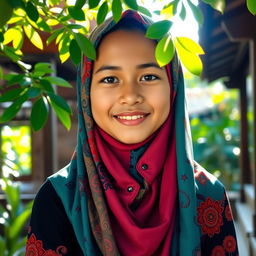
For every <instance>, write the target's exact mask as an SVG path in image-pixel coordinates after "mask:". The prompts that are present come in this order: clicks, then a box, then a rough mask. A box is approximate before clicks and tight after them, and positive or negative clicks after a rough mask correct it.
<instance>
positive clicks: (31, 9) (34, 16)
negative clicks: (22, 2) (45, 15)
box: [26, 2, 39, 22]
mask: <svg viewBox="0 0 256 256" xmlns="http://www.w3.org/2000/svg"><path fill="white" fill-rule="evenodd" d="M26 13H27V15H28V17H29V18H30V19H31V20H33V21H34V22H37V20H38V18H39V13H38V11H37V8H36V7H35V6H34V5H33V3H32V2H28V3H27V5H26Z"/></svg>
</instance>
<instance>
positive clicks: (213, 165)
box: [191, 85, 240, 190]
mask: <svg viewBox="0 0 256 256" xmlns="http://www.w3.org/2000/svg"><path fill="white" fill-rule="evenodd" d="M213 86H214V85H213ZM208 88H209V89H208V90H211V89H212V91H211V93H210V95H211V102H212V103H213V105H212V107H211V109H210V110H209V111H208V113H204V114H202V115H194V116H192V117H191V132H192V138H193V146H194V157H195V160H196V161H198V162H199V163H200V164H202V165H203V167H205V168H206V169H207V170H208V171H210V172H211V173H212V174H214V175H215V176H217V177H218V178H219V179H220V180H221V181H222V182H223V183H224V185H225V187H226V188H227V189H229V190H238V189H239V157H238V155H239V153H240V149H239V114H238V110H237V105H236V104H237V98H238V95H237V91H235V90H233V91H232V90H231V91H230V90H228V91H227V90H226V91H225V90H223V91H221V92H216V90H214V88H213V87H209V86H208Z"/></svg>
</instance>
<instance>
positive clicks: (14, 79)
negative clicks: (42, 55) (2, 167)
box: [0, 0, 256, 130]
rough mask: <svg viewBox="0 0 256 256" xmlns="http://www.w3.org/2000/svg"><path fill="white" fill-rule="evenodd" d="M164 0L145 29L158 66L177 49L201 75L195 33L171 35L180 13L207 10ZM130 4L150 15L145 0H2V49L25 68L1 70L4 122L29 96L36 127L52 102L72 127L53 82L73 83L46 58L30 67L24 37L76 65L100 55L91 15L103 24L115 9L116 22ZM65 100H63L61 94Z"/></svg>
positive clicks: (221, 4)
mask: <svg viewBox="0 0 256 256" xmlns="http://www.w3.org/2000/svg"><path fill="white" fill-rule="evenodd" d="M201 1H202V2H204V3H206V4H209V5H210V6H212V7H213V8H215V9H216V10H218V11H220V12H223V11H224V8H225V0H201ZM166 2H167V4H166V5H164V6H163V7H162V9H161V10H158V11H155V14H158V15H159V18H160V19H159V20H160V21H159V22H156V23H155V24H153V25H152V26H150V27H149V28H148V30H147V34H146V36H147V37H148V38H152V39H156V40H158V45H157V47H156V53H155V56H156V59H157V61H158V63H159V65H160V66H163V65H166V64H167V63H168V62H170V61H171V59H172V58H173V55H174V53H175V51H176V52H177V53H178V55H179V56H180V59H181V62H182V63H183V65H184V66H185V67H186V68H187V69H188V70H189V71H190V72H191V73H193V74H196V75H200V74H201V72H202V68H203V66H202V62H201V59H200V54H203V50H202V49H201V48H200V46H199V45H197V44H196V43H195V42H193V41H192V40H191V39H188V38H172V37H171V36H170V34H169V31H170V29H171V27H172V24H173V23H174V22H175V20H176V18H177V17H180V18H181V19H182V20H184V19H185V18H186V15H187V13H188V12H189V11H191V12H192V13H193V15H194V17H195V19H196V20H197V21H198V23H199V24H202V23H203V14H202V12H201V10H200V8H199V7H198V6H197V5H195V4H194V2H193V1H192V0H186V1H184V0H170V1H166ZM140 3H144V4H143V5H141V4H140ZM247 6H248V10H249V11H250V12H251V13H252V14H254V15H255V14H256V3H255V1H254V0H247ZM129 8H130V9H133V10H136V11H138V12H140V13H142V14H144V15H147V16H150V17H151V16H152V14H151V12H150V10H149V9H147V6H146V1H145V2H143V1H140V2H139V1H137V0H88V1H86V0H76V1H73V3H72V5H71V4H69V2H68V1H65V0H43V1H41V0H11V1H8V0H1V1H0V54H1V55H4V56H6V57H7V58H9V59H10V60H11V61H12V62H14V63H17V64H18V65H19V66H20V67H21V69H22V72H23V73H21V74H7V75H3V74H2V72H0V73H1V74H2V75H1V76H3V79H4V80H6V82H7V87H8V88H5V89H4V90H3V91H2V95H1V96H0V102H10V105H9V106H8V107H7V108H6V109H5V111H4V112H3V113H2V115H1V116H0V122H1V123H4V122H8V121H10V120H11V119H13V118H14V117H15V116H16V114H17V113H18V112H19V110H20V109H21V107H22V105H23V103H25V102H26V101H31V102H32V103H33V107H32V112H31V118H30V119H31V124H32V127H33V129H34V130H39V129H41V128H42V127H43V125H44V124H45V122H46V119H47V116H48V111H49V109H48V107H52V109H53V110H54V111H55V113H56V114H57V116H58V117H59V119H60V121H61V122H62V123H63V125H64V126H65V127H70V125H69V123H70V115H71V112H70V111H68V110H67V108H64V105H63V104H60V101H59V100H58V101H57V102H56V101H54V100H53V99H56V97H55V98H54V96H53V95H52V94H55V95H56V93H55V90H54V86H53V85H54V84H55V85H57V86H64V87H71V86H70V84H69V83H68V82H67V81H65V80H63V79H61V78H59V77H54V76H51V74H52V73H53V72H52V69H51V67H50V66H49V64H47V63H38V64H37V65H35V67H34V69H31V68H30V67H29V65H26V64H25V63H23V62H21V60H22V57H23V52H22V50H23V44H24V40H25V39H26V38H27V39H28V40H29V41H30V42H31V44H33V45H34V46H35V47H36V48H37V49H39V50H41V51H43V50H44V48H45V46H46V45H50V44H55V45H56V46H57V48H58V51H59V58H60V61H61V62H62V63H63V62H65V61H67V60H68V59H71V60H72V61H73V62H74V64H75V65H79V63H80V61H81V59H82V58H81V54H84V55H85V56H87V57H88V58H90V59H92V60H94V59H95V58H96V51H95V49H94V47H93V45H92V44H91V42H90V41H89V40H88V39H87V35H88V33H89V31H90V30H91V27H90V26H91V24H93V22H92V21H93V20H95V21H96V22H97V24H101V23H102V22H104V20H105V19H106V17H108V16H110V15H112V16H113V18H114V20H115V22H118V21H119V19H120V18H121V14H122V12H123V11H124V10H125V9H129ZM42 33H44V35H45V34H46V35H47V39H46V41H44V40H43V39H42ZM49 93H51V96H49ZM61 102H62V103H63V101H62V100H61ZM39 112H40V113H39ZM39 117H40V118H39ZM39 120H40V121H39Z"/></svg>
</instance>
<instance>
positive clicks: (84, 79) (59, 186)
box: [49, 11, 200, 256]
mask: <svg viewBox="0 0 256 256" xmlns="http://www.w3.org/2000/svg"><path fill="white" fill-rule="evenodd" d="M126 15H129V16H131V17H132V18H134V19H136V20H138V21H140V22H141V23H142V24H143V25H144V26H145V27H148V26H149V25H150V24H151V22H150V21H148V19H146V18H144V17H142V16H141V15H139V14H138V13H136V12H133V11H128V12H125V13H124V14H123V16H122V17H125V16H126ZM114 26H115V22H114V21H113V20H112V19H109V20H108V21H106V22H105V23H104V24H103V25H101V26H99V27H98V28H97V30H96V31H95V32H93V34H92V36H91V40H92V41H93V43H94V44H95V46H96V47H97V45H98V44H99V42H100V40H101V39H102V37H103V36H104V35H105V34H106V33H108V32H109V31H110V30H111V29H112V28H113V27H114ZM91 71H92V61H91V60H89V59H87V58H85V59H84V63H83V66H82V67H80V69H79V71H78V77H77V95H78V97H77V100H78V124H79V128H78V129H79V130H78V137H77V148H76V152H75V154H74V156H73V157H72V160H71V162H70V164H69V165H68V166H67V167H65V168H64V169H63V170H61V171H60V172H58V173H57V174H55V175H53V176H51V177H50V178H49V179H50V181H51V183H52V185H53V187H54V188H55V190H56V192H57V194H58V195H59V197H60V198H61V200H62V202H63V205H64V208H65V210H66V212H67V215H68V217H69V219H70V222H71V223H72V225H73V228H74V231H75V234H76V237H77V240H78V242H79V245H80V247H81V249H82V251H83V253H84V255H104V256H105V255H106V256H110V255H111V256H116V255H129V254H127V250H126V249H125V245H123V241H124V240H120V239H118V238H117V234H116V233H117V232H119V231H120V230H121V229H122V228H121V229H120V227H121V226H114V227H113V223H114V224H116V223H117V222H118V219H117V217H115V216H113V211H115V210H116V209H117V208H115V207H114V208H113V205H114V204H112V203H111V205H109V202H110V201H111V200H112V199H111V198H113V197H111V196H110V195H111V193H112V192H113V191H114V187H113V183H112V179H111V177H110V176H111V175H110V173H108V168H107V169H106V166H105V165H104V163H103V162H104V161H102V155H101V154H102V153H101V154H100V153H99V152H102V150H101V149H99V142H98V143H97V141H96V139H95V123H94V120H93V117H92V112H91V105H90V83H91V73H92V72H91ZM167 74H168V76H169V77H171V78H172V99H173V104H172V117H173V120H172V121H171V122H172V123H173V126H172V127H175V131H173V137H174V139H173V141H172V142H173V143H171V145H172V146H170V147H169V149H168V152H171V151H173V153H172V154H170V155H172V156H175V160H174V162H175V166H176V165H177V167H176V168H175V175H173V176H172V182H173V183H172V184H173V185H172V186H176V187H177V200H178V203H177V204H178V206H177V207H176V208H177V209H176V211H175V212H176V213H170V215H171V216H172V217H171V219H170V222H169V224H168V225H170V227H173V224H174V217H175V216H176V219H175V229H174V231H173V228H170V230H171V232H169V233H168V235H167V236H168V237H169V239H171V238H172V241H169V242H168V241H167V242H166V240H165V239H164V238H161V239H163V241H165V242H164V243H165V244H168V243H169V246H167V247H168V250H169V251H170V250H171V251H170V252H169V253H170V255H180V256H188V255H194V253H195V252H196V251H197V250H198V249H197V248H198V247H199V246H200V230H199V227H198V225H197V224H196V222H195V219H196V216H197V199H196V185H195V180H194V174H193V169H194V162H193V152H192V144H191V136H190V128H189V122H188V114H187V111H186V106H185V96H184V81H183V76H182V71H181V68H180V65H179V63H178V60H177V57H176V56H175V57H174V59H173V61H172V63H171V64H169V65H168V66H167ZM170 127H171V125H170V126H169V128H168V129H169V130H168V133H169V135H170V133H171V128H170ZM167 159H168V158H167ZM166 161H167V160H166ZM167 162H168V161H167ZM172 163H173V162H172ZM164 165H165V166H167V165H168V163H167V164H166V162H165V163H164ZM169 166H170V164H169ZM168 168H169V167H168ZM168 168H167V167H165V168H163V169H166V170H167V169H168ZM176 169H177V170H176ZM168 173H169V172H167V171H165V172H164V171H163V176H164V175H167V176H168V175H169V174H168ZM167 176H166V177H167ZM164 177H165V176H164ZM174 177H175V180H174ZM184 177H186V180H187V182H186V183H185V182H184V179H183V178H184ZM168 179H170V176H168ZM159 184H161V183H159ZM159 184H158V185H159ZM165 184H167V185H168V183H166V182H165ZM161 185H163V183H162V184H161ZM167 185H165V186H162V187H161V186H160V188H159V189H162V192H161V193H168V191H169V190H168V189H169V188H168V186H167ZM156 198H157V197H156ZM160 201H161V202H160V204H162V205H163V204H165V202H164V197H161V198H160ZM175 202H176V195H175V199H174V200H173V199H172V201H171V203H172V204H174V203H175ZM114 206H115V205H114ZM169 209H174V206H172V207H170V208H169ZM122 210H123V209H122ZM111 211H112V212H111ZM142 214H144V213H143V212H142ZM164 214H167V215H168V213H166V212H165V213H164ZM123 216H125V214H124V215H123ZM140 217H141V215H140ZM113 220H114V221H113ZM126 220H127V219H124V221H126ZM170 223H171V224H170ZM128 226H129V225H128ZM153 232H154V230H153V231H152V232H151V233H147V235H148V234H150V235H151V236H152V237H154V233H153ZM156 232H158V231H156ZM128 233H129V230H126V236H127V237H129V236H130V237H129V238H130V239H131V240H132V237H131V236H135V235H136V234H134V233H132V234H130V235H129V234H128ZM166 234H167V233H166ZM145 239H146V238H145ZM148 239H149V241H153V240H151V238H150V237H149V238H148ZM184 241H186V242H185V243H184ZM135 242H136V241H135ZM135 242H134V243H135ZM138 242H139V243H143V242H144V240H142V241H138ZM160 247H161V246H160ZM167 247H166V246H162V247H161V248H167ZM120 249H121V250H125V251H124V252H123V251H120ZM131 254H133V248H130V255H131ZM135 255H147V254H136V253H135ZM155 255H167V254H166V251H165V249H161V250H160V251H156V252H155Z"/></svg>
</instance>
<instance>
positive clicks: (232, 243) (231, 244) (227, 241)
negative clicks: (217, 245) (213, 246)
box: [223, 236, 236, 253]
mask: <svg viewBox="0 0 256 256" xmlns="http://www.w3.org/2000/svg"><path fill="white" fill-rule="evenodd" d="M223 247H224V248H225V250H226V251H227V252H230V253H231V252H234V251H235V250H236V239H235V238H234V237H233V236H226V237H225V238H224V241H223Z"/></svg>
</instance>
